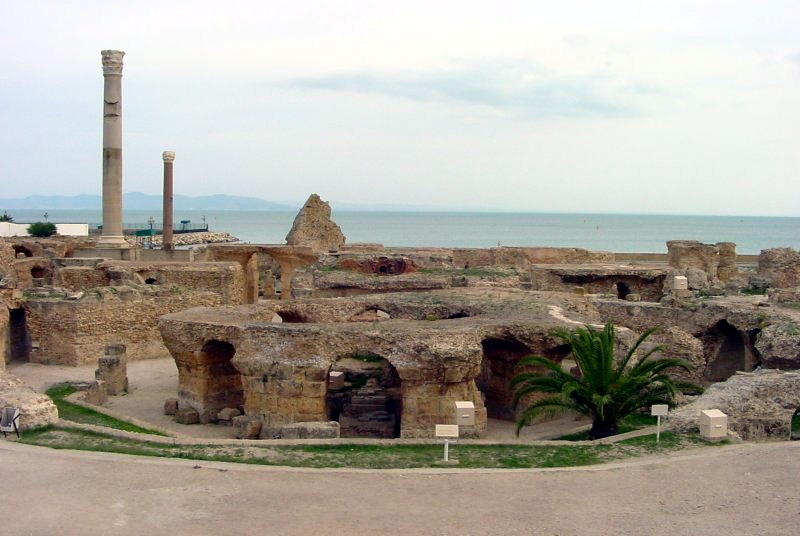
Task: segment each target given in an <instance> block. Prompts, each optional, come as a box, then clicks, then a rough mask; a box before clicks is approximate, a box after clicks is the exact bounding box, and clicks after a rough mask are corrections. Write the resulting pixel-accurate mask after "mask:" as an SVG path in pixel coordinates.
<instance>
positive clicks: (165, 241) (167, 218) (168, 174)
mask: <svg viewBox="0 0 800 536" xmlns="http://www.w3.org/2000/svg"><path fill="white" fill-rule="evenodd" d="M161 157H162V158H163V159H164V215H163V218H162V220H161V221H163V222H164V234H163V235H162V237H161V249H163V250H164V251H171V250H172V249H173V245H172V163H173V162H174V161H175V153H174V152H172V151H164V152H163V153H162V154H161Z"/></svg>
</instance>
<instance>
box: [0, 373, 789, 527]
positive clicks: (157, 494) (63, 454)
mask: <svg viewBox="0 0 800 536" xmlns="http://www.w3.org/2000/svg"><path fill="white" fill-rule="evenodd" d="M9 372H10V373H11V374H14V375H17V376H19V377H22V378H23V379H25V380H26V382H28V384H29V385H31V386H32V387H34V388H36V389H39V390H43V389H44V388H45V387H46V386H48V385H50V384H53V383H56V382H58V381H63V380H64V379H73V380H88V379H92V377H93V367H80V368H72V367H43V366H40V365H33V364H22V365H17V364H12V365H11V366H10V367H9ZM128 373H129V378H130V382H131V394H129V395H127V396H123V397H116V398H114V399H112V401H111V402H110V404H109V406H110V407H111V408H112V410H113V411H115V412H117V413H119V414H121V415H128V416H132V417H135V418H136V419H137V420H140V421H144V422H149V423H150V422H152V423H155V424H157V425H159V426H160V425H163V427H165V428H168V429H171V430H172V429H175V430H179V431H181V432H182V433H184V434H186V432H187V430H189V434H186V435H192V436H194V437H229V435H228V434H229V429H225V428H223V427H216V426H190V427H185V426H181V425H176V424H175V423H172V422H171V421H170V420H169V419H168V418H166V417H165V416H163V415H162V411H161V408H162V405H163V400H164V399H165V398H167V397H170V396H174V392H175V387H176V385H177V371H176V370H175V366H174V363H172V362H171V360H170V359H164V360H153V361H140V362H132V363H130V364H129V369H128ZM581 424H582V423H579V422H574V421H570V420H566V421H564V422H562V423H560V424H554V425H551V428H552V429H548V432H549V433H553V432H558V431H560V430H559V427H561V428H564V429H568V428H574V427H575V426H580V425H581ZM490 433H491V434H492V435H493V437H494V438H495V439H499V440H506V441H508V440H513V441H517V439H516V438H514V437H513V435H512V434H513V427H509V426H503V425H502V424H500V423H494V424H493V425H492V426H491V427H490ZM528 434H529V435H528V436H523V437H522V439H520V440H519V441H526V440H530V439H536V438H537V434H535V433H533V432H532V431H529V432H528ZM13 439H14V438H12V437H9V438H7V439H6V440H1V439H0V460H3V472H2V479H3V482H4V485H3V486H2V487H0V490H1V491H0V500H2V504H3V506H4V510H5V511H6V512H7V513H8V515H6V516H4V519H3V521H2V523H0V533H2V534H13V535H51V534H59V535H64V536H69V535H73V534H75V535H91V534H111V533H113V534H119V535H127V534H131V535H134V534H135V535H139V534H148V535H150V536H154V535H161V534H165V535H170V536H181V535H205V534H214V535H226V534H236V535H237V536H241V535H246V534H256V533H263V534H282V535H283V534H287V535H293V534H313V533H316V534H348V535H358V534H371V535H375V534H378V535H380V534H415V535H416V534H420V535H460V536H463V535H489V534H509V535H522V534H525V535H540V534H541V535H552V536H555V535H558V536H565V535H593V534H598V535H600V534H602V535H615V534H619V535H637V536H638V535H643V534H648V535H669V536H675V535H683V534H692V535H699V536H702V535H719V534H726V535H738V534H741V535H760V534H763V535H782V534H786V535H789V534H791V535H794V534H800V442H798V441H795V442H790V441H785V442H768V443H743V444H738V445H730V446H724V447H718V448H705V449H699V450H690V451H683V452H680V453H676V454H672V455H668V456H662V457H648V458H636V459H632V460H629V461H626V462H623V463H615V464H608V465H602V466H595V467H589V468H570V469H538V470H459V469H455V468H453V469H451V468H444V469H436V470H391V471H363V470H360V471H359V470H346V471H345V470H308V469H288V468H273V467H263V466H247V465H241V464H222V463H211V462H193V461H183V460H165V459H153V458H140V457H133V456H122V455H114V454H104V453H89V452H71V451H55V450H50V449H44V448H41V447H31V446H25V445H21V444H18V443H16V442H14V441H13Z"/></svg>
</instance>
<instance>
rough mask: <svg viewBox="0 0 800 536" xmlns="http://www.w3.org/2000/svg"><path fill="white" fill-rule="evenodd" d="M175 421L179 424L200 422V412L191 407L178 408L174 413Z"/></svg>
mask: <svg viewBox="0 0 800 536" xmlns="http://www.w3.org/2000/svg"><path fill="white" fill-rule="evenodd" d="M175 422H177V423H180V424H197V423H199V422H200V414H199V413H198V412H197V410H195V409H193V408H180V409H178V412H177V413H176V414H175Z"/></svg>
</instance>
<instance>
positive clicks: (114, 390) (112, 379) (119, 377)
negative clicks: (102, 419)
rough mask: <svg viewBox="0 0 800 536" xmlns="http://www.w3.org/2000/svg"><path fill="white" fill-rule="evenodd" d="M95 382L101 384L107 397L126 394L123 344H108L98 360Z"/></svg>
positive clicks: (125, 357)
mask: <svg viewBox="0 0 800 536" xmlns="http://www.w3.org/2000/svg"><path fill="white" fill-rule="evenodd" d="M97 365H98V368H97V370H95V371H94V378H95V380H97V381H99V382H102V384H103V387H104V390H105V392H106V394H107V395H110V396H117V395H121V394H122V393H127V392H128V354H127V349H126V347H125V345H124V344H109V345H108V346H106V353H105V355H104V356H103V357H101V358H100V359H98V363H97Z"/></svg>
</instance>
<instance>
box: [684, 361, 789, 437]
mask: <svg viewBox="0 0 800 536" xmlns="http://www.w3.org/2000/svg"><path fill="white" fill-rule="evenodd" d="M798 407H800V373H798V372H782V371H779V370H770V369H761V370H757V371H754V372H750V373H738V374H735V375H733V376H731V377H730V378H729V379H728V380H727V381H724V382H720V383H717V384H714V385H712V386H711V387H709V388H708V389H707V390H706V392H705V393H703V395H702V396H700V397H699V398H698V399H697V400H696V401H694V402H693V403H691V404H689V405H687V406H684V407H682V408H680V409H677V410H675V411H673V412H671V413H670V415H669V426H670V427H674V428H677V429H681V430H689V429H692V428H696V427H697V420H698V417H699V415H700V412H701V411H703V410H706V409H718V410H720V411H722V412H723V413H725V414H726V415H727V416H728V428H729V429H730V430H732V431H734V432H736V433H738V434H739V435H740V436H741V437H742V438H744V439H758V438H763V437H767V436H778V437H788V434H789V423H790V420H791V417H792V414H793V413H794V411H795V410H796V409H797V408H798Z"/></svg>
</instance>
